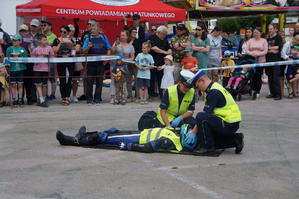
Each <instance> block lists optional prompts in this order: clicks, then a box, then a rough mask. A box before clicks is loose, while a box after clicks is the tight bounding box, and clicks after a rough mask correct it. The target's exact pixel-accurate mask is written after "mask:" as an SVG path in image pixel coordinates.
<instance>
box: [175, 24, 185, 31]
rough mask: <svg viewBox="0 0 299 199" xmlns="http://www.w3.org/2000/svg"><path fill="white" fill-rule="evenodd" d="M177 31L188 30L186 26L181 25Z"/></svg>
mask: <svg viewBox="0 0 299 199" xmlns="http://www.w3.org/2000/svg"><path fill="white" fill-rule="evenodd" d="M176 29H178V30H187V28H186V26H185V24H179V25H178V26H177V27H176Z"/></svg>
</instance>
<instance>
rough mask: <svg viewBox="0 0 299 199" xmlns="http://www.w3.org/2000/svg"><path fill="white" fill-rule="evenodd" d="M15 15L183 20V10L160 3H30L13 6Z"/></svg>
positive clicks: (100, 0) (52, 0)
mask: <svg viewBox="0 0 299 199" xmlns="http://www.w3.org/2000/svg"><path fill="white" fill-rule="evenodd" d="M16 13H17V16H31V17H32V16H46V17H58V18H85V19H87V18H95V19H103V20H104V19H105V20H122V19H123V15H125V14H131V15H133V14H135V13H137V14H139V15H140V17H141V19H142V20H144V21H186V10H184V9H180V8H175V7H172V6H170V5H167V4H165V3H163V2H160V1H159V0H122V1H119V0H33V1H31V2H29V3H27V4H22V5H18V6H17V7H16Z"/></svg>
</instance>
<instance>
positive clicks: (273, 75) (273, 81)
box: [266, 66, 281, 97]
mask: <svg viewBox="0 0 299 199" xmlns="http://www.w3.org/2000/svg"><path fill="white" fill-rule="evenodd" d="M266 74H267V75H268V84H269V89H270V93H271V95H273V96H275V97H281V89H280V66H269V67H266Z"/></svg>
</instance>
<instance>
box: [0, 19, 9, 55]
mask: <svg viewBox="0 0 299 199" xmlns="http://www.w3.org/2000/svg"><path fill="white" fill-rule="evenodd" d="M1 26H2V20H1V19H0V52H3V54H4V55H5V54H6V49H7V48H8V47H9V46H12V41H11V39H10V36H9V34H7V32H5V31H4V30H3V29H2V28H1Z"/></svg>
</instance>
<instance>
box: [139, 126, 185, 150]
mask: <svg viewBox="0 0 299 199" xmlns="http://www.w3.org/2000/svg"><path fill="white" fill-rule="evenodd" d="M162 137H165V138H168V139H170V140H171V141H172V142H173V144H174V145H175V148H176V149H175V150H170V151H171V152H180V151H181V150H183V147H182V144H181V139H180V137H179V136H178V135H176V134H175V133H174V132H172V131H171V130H170V129H167V128H152V129H144V130H143V131H142V132H141V133H140V137H139V143H140V144H146V143H149V142H151V141H154V140H157V139H159V138H162Z"/></svg>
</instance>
